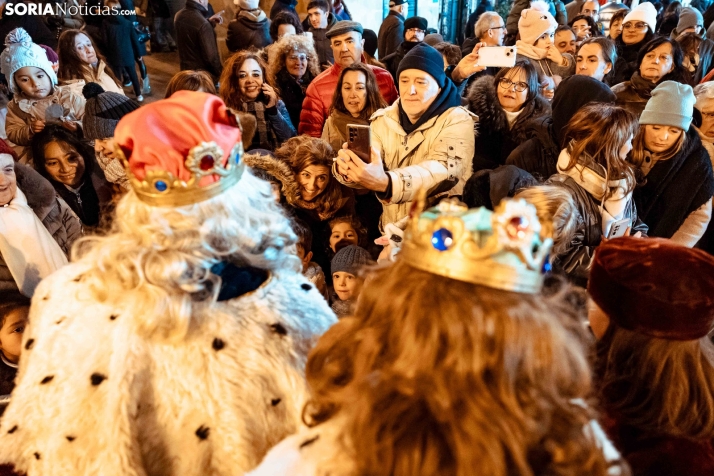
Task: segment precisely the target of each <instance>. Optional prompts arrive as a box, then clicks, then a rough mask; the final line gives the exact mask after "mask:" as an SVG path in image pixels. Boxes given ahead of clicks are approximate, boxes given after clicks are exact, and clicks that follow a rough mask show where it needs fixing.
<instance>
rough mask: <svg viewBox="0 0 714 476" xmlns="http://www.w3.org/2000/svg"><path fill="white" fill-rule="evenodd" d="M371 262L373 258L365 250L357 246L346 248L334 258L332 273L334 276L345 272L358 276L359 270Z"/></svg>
mask: <svg viewBox="0 0 714 476" xmlns="http://www.w3.org/2000/svg"><path fill="white" fill-rule="evenodd" d="M370 261H371V257H370V256H369V253H368V252H367V250H365V249H364V248H361V247H359V246H355V245H350V246H345V247H344V248H342V249H341V250H340V251H338V252H337V254H335V257H334V258H332V263H331V265H330V271H331V273H332V274H335V273H340V272H345V273H350V274H354V275H356V274H357V272H358V271H359V269H360V268H361V267H362V266H364V265H366V264H369V263H370Z"/></svg>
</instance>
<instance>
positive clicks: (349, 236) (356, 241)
mask: <svg viewBox="0 0 714 476" xmlns="http://www.w3.org/2000/svg"><path fill="white" fill-rule="evenodd" d="M365 235H366V230H365V229H364V228H362V224H361V223H360V222H359V219H357V217H355V216H352V215H348V216H342V217H337V218H333V219H332V220H330V250H332V252H333V253H337V251H339V250H338V249H337V243H339V242H340V241H342V242H343V243H344V244H347V245H360V244H362V241H363V240H362V238H363V237H364V236H365Z"/></svg>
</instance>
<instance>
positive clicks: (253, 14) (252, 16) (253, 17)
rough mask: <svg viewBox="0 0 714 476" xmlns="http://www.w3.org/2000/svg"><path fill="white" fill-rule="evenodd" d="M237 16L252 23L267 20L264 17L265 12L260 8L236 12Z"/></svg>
mask: <svg viewBox="0 0 714 476" xmlns="http://www.w3.org/2000/svg"><path fill="white" fill-rule="evenodd" d="M238 16H241V17H243V18H247V19H248V20H250V21H254V22H256V23H260V22H262V21H265V20H266V19H267V17H266V16H265V12H264V11H263V10H261V9H260V8H256V9H255V10H241V11H240V12H238Z"/></svg>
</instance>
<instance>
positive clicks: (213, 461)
mask: <svg viewBox="0 0 714 476" xmlns="http://www.w3.org/2000/svg"><path fill="white" fill-rule="evenodd" d="M82 266H85V265H84V264H82V263H77V264H70V265H69V266H66V267H64V268H62V269H61V270H59V271H58V272H57V273H55V274H53V275H52V276H50V277H49V278H47V279H45V280H44V281H42V283H40V285H39V287H38V288H37V291H36V292H35V296H34V299H33V304H32V308H31V311H30V326H29V327H28V330H27V331H26V332H25V335H24V337H23V354H22V358H21V360H20V369H19V373H18V379H17V382H16V383H17V386H16V388H15V391H14V393H13V395H12V401H11V402H10V405H9V407H8V409H7V411H6V413H5V415H4V416H3V419H2V421H1V422H0V465H2V464H4V463H11V464H13V465H14V466H15V468H16V470H17V471H21V472H24V473H26V474H35V475H40V474H41V475H43V476H53V475H66V474H73V475H76V476H85V475H86V476H89V475H92V476H94V475H100V474H101V475H102V476H120V475H121V476H174V475H176V476H178V475H181V476H188V475H196V476H198V475H209V474H210V475H212V476H223V475H226V476H227V475H231V476H233V475H240V474H243V473H245V472H246V471H248V470H250V469H251V468H253V467H255V466H256V465H257V464H258V463H259V462H260V460H261V459H262V457H263V456H264V454H265V453H266V452H267V450H268V449H269V448H270V447H271V446H273V445H274V444H276V443H277V442H279V441H280V440H281V439H282V438H284V437H285V436H287V435H290V434H292V433H295V432H296V431H298V429H299V427H300V425H301V411H302V407H303V405H304V403H305V400H306V397H307V392H308V390H307V386H306V383H305V378H304V366H305V362H306V360H307V354H308V352H309V351H310V349H311V347H312V346H313V344H314V343H315V341H316V340H317V338H318V337H319V336H320V335H321V334H322V333H323V332H325V331H326V330H327V328H328V327H329V326H330V325H332V324H333V323H334V322H335V316H334V314H333V313H332V312H331V311H330V309H329V307H328V306H327V303H326V302H325V301H324V299H323V298H322V296H321V295H320V293H319V292H318V291H317V290H316V289H315V287H314V286H312V285H311V284H309V282H308V281H307V280H306V279H305V278H304V277H303V276H302V275H300V274H299V273H298V272H297V271H295V270H291V269H284V268H283V269H278V270H275V271H273V272H271V274H270V276H269V278H268V279H267V280H266V281H265V282H264V283H263V284H262V285H261V286H260V287H259V288H257V289H255V290H254V291H252V292H249V293H247V294H244V295H242V296H238V297H236V298H233V299H230V300H227V301H222V302H216V303H214V304H211V305H206V306H205V307H203V308H200V307H199V308H197V309H196V311H195V312H194V314H193V316H192V322H191V324H190V327H189V331H188V333H187V335H186V336H185V338H183V339H182V340H181V341H179V342H167V341H166V340H163V339H159V338H158V337H154V336H147V335H144V334H142V333H141V331H140V330H139V329H140V327H141V325H140V324H141V322H142V320H144V319H147V317H149V316H143V315H132V314H130V313H128V312H125V310H124V309H122V308H120V307H119V306H117V307H112V306H108V305H107V304H105V303H101V302H98V301H96V300H95V299H94V298H93V296H92V295H91V294H90V293H89V291H88V289H87V288H86V285H85V284H84V283H83V282H82V274H83V272H84V270H85V268H82ZM127 299H131V296H127ZM158 319H160V317H159V318H158Z"/></svg>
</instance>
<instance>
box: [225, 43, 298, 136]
mask: <svg viewBox="0 0 714 476" xmlns="http://www.w3.org/2000/svg"><path fill="white" fill-rule="evenodd" d="M219 82H220V84H221V86H220V89H219V91H218V92H219V95H220V96H221V98H222V99H223V101H225V103H226V106H228V107H229V108H231V109H233V110H234V111H240V112H247V113H249V114H251V115H253V116H254V117H255V120H256V123H257V124H256V131H255V135H254V136H253V141H252V144H251V145H250V147H249V150H250V149H267V150H275V149H276V148H277V147H278V146H279V145H280V144H282V143H283V142H285V141H286V140H288V139H290V138H291V137H293V136H295V134H296V133H295V127H293V125H292V122H291V121H290V115H289V114H288V110H287V109H286V108H285V103H283V101H282V100H281V99H280V98H279V97H278V93H277V92H276V91H275V89H274V88H273V87H272V86H270V85H269V84H268V83H267V82H266V65H265V62H264V61H263V59H262V58H261V57H260V55H259V54H258V53H257V52H254V51H249V50H244V51H239V52H238V53H236V54H234V55H233V56H231V57H230V58H228V61H226V64H225V65H224V67H223V72H222V73H221V78H220V81H219Z"/></svg>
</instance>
